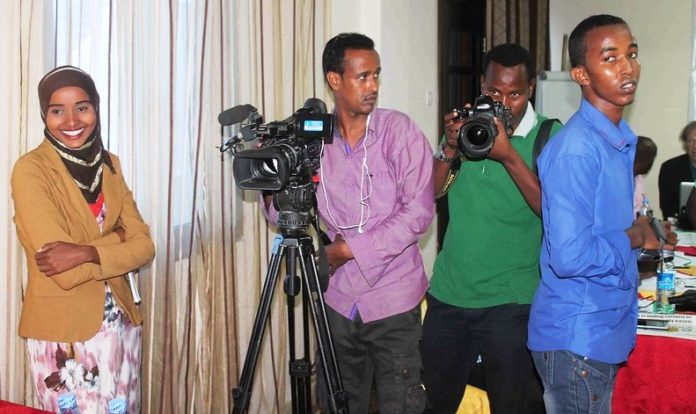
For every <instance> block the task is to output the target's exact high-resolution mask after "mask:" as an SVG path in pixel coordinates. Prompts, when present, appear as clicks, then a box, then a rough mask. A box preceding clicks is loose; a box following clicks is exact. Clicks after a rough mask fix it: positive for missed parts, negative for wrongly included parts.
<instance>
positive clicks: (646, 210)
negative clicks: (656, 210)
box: [638, 194, 653, 217]
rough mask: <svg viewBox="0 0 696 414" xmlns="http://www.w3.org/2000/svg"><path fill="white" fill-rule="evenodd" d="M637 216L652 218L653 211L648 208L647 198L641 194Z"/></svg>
mask: <svg viewBox="0 0 696 414" xmlns="http://www.w3.org/2000/svg"><path fill="white" fill-rule="evenodd" d="M638 214H639V215H641V216H647V217H652V215H653V209H652V207H650V202H649V201H648V197H646V196H645V194H643V203H642V204H641V205H640V210H638Z"/></svg>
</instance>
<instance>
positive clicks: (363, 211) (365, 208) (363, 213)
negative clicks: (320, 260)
mask: <svg viewBox="0 0 696 414" xmlns="http://www.w3.org/2000/svg"><path fill="white" fill-rule="evenodd" d="M371 116H372V113H370V114H369V115H368V116H367V122H366V123H365V136H364V137H363V145H362V147H363V159H362V163H361V164H360V200H359V201H358V203H359V204H360V221H359V222H358V224H350V225H340V224H338V223H337V222H336V219H335V218H334V216H333V214H331V206H330V205H329V196H328V194H327V192H326V181H324V169H323V168H321V159H320V161H319V176H320V178H321V185H322V188H323V189H324V201H325V202H326V212H327V213H328V215H329V217H330V218H331V221H332V222H333V224H334V226H336V228H339V229H341V230H348V229H354V228H356V227H357V228H358V233H360V234H362V233H364V232H365V229H364V226H365V225H366V224H367V222H368V221H369V220H370V215H371V211H370V205H369V204H367V200H368V199H369V198H370V196H372V177H371V176H370V168H369V167H368V165H367V130H368V127H369V125H370V117H371ZM321 152H322V155H323V153H324V143H323V142H322V148H321ZM322 158H323V157H322ZM365 177H367V183H368V185H369V187H370V188H369V190H368V191H367V194H365Z"/></svg>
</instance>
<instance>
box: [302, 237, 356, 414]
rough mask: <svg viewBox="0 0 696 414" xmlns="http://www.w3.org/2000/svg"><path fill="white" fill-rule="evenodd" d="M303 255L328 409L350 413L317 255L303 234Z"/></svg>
mask: <svg viewBox="0 0 696 414" xmlns="http://www.w3.org/2000/svg"><path fill="white" fill-rule="evenodd" d="M300 259H301V260H300V262H301V265H302V275H303V276H304V277H303V278H302V279H303V281H304V288H305V292H306V296H305V297H306V298H307V299H309V300H308V302H309V307H310V311H311V314H312V323H313V325H314V330H315V332H316V335H317V348H318V350H319V356H320V358H321V363H322V368H323V375H324V378H325V380H326V385H327V388H328V394H329V395H328V397H329V405H330V407H329V409H330V410H331V412H332V413H348V398H347V396H346V393H345V391H344V390H343V381H342V380H341V374H340V371H339V368H338V361H337V359H336V351H335V348H334V344H333V339H332V338H331V330H330V327H329V320H328V318H327V316H326V305H325V303H324V296H323V294H322V293H321V290H320V289H319V275H318V273H317V267H316V256H315V254H314V245H313V244H312V239H311V238H310V237H306V238H303V239H302V240H301V242H300Z"/></svg>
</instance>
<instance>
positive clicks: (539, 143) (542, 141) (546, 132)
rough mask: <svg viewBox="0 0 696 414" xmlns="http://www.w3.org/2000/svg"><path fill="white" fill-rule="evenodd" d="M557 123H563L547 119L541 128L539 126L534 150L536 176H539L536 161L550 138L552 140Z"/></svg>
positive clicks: (533, 164) (533, 169) (533, 165)
mask: <svg viewBox="0 0 696 414" xmlns="http://www.w3.org/2000/svg"><path fill="white" fill-rule="evenodd" d="M556 122H558V123H559V124H560V123H561V121H559V120H558V119H555V118H551V119H545V120H543V121H542V122H541V126H539V132H538V133H537V136H536V139H535V140H534V147H533V148H532V167H533V168H532V171H534V174H537V175H539V174H538V172H537V163H536V161H537V158H539V154H541V150H543V149H544V146H545V145H546V143H547V142H549V138H551V129H552V128H553V124H555V123H556Z"/></svg>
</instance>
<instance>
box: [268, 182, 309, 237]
mask: <svg viewBox="0 0 696 414" xmlns="http://www.w3.org/2000/svg"><path fill="white" fill-rule="evenodd" d="M314 187H315V185H314V183H312V182H297V181H295V182H291V183H289V184H288V185H286V186H285V187H283V188H282V189H280V190H278V191H276V192H274V193H273V206H274V207H275V209H276V210H278V212H279V214H278V230H279V233H280V234H282V235H284V236H291V237H300V236H304V235H306V234H307V227H308V226H309V225H310V224H311V223H312V220H313V219H314V216H313V215H312V214H311V210H312V209H313V208H314V206H315V204H316V198H315V197H316V196H315V192H314Z"/></svg>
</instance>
